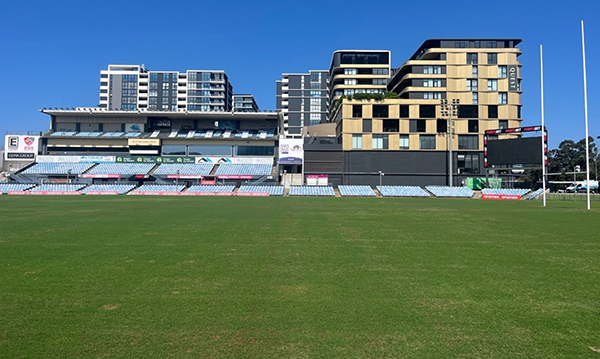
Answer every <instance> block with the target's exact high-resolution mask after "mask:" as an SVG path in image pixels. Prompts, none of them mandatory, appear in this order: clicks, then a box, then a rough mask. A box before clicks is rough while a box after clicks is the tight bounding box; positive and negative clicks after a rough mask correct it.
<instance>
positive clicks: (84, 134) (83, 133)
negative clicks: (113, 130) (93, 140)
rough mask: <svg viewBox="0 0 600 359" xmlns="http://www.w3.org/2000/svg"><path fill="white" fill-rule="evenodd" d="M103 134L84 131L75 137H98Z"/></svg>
mask: <svg viewBox="0 0 600 359" xmlns="http://www.w3.org/2000/svg"><path fill="white" fill-rule="evenodd" d="M101 134H102V132H90V131H84V132H79V133H78V134H76V135H75V137H98V136H100V135H101Z"/></svg>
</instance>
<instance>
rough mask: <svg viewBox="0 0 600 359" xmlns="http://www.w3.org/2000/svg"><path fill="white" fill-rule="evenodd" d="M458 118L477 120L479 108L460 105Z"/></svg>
mask: <svg viewBox="0 0 600 359" xmlns="http://www.w3.org/2000/svg"><path fill="white" fill-rule="evenodd" d="M458 118H479V106H477V105H460V106H459V107H458Z"/></svg>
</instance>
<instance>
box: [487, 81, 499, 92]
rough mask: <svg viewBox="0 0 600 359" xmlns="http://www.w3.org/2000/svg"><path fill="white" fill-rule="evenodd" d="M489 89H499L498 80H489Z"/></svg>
mask: <svg viewBox="0 0 600 359" xmlns="http://www.w3.org/2000/svg"><path fill="white" fill-rule="evenodd" d="M487 82H488V84H487V89H488V91H498V80H487Z"/></svg>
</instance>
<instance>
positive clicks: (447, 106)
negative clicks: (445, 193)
mask: <svg viewBox="0 0 600 359" xmlns="http://www.w3.org/2000/svg"><path fill="white" fill-rule="evenodd" d="M440 104H441V110H442V111H441V114H442V117H444V118H446V117H448V186H449V187H452V186H453V185H454V181H453V179H452V174H453V172H454V168H453V167H454V161H453V158H452V157H453V154H452V115H454V116H458V106H459V104H460V100H459V99H456V98H455V99H453V100H452V102H451V103H448V100H447V99H442V100H440Z"/></svg>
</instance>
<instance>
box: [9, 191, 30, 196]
mask: <svg viewBox="0 0 600 359" xmlns="http://www.w3.org/2000/svg"><path fill="white" fill-rule="evenodd" d="M7 194H8V195H11V196H13V195H16V196H27V195H30V194H31V192H28V191H8V193H7Z"/></svg>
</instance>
